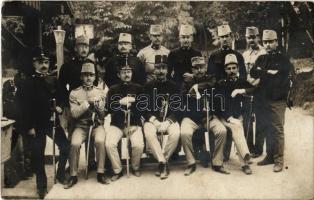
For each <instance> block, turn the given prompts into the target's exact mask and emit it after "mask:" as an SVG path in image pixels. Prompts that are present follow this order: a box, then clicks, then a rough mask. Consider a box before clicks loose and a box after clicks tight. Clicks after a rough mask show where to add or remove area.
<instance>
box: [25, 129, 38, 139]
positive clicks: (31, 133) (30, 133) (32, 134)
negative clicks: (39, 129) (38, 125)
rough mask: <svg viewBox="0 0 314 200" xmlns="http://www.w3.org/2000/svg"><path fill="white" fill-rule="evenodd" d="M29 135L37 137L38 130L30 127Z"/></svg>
mask: <svg viewBox="0 0 314 200" xmlns="http://www.w3.org/2000/svg"><path fill="white" fill-rule="evenodd" d="M27 133H28V135H30V136H32V137H35V136H36V132H35V129H34V128H32V129H29V131H28V132H27Z"/></svg>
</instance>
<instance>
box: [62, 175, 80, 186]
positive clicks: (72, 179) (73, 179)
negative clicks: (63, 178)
mask: <svg viewBox="0 0 314 200" xmlns="http://www.w3.org/2000/svg"><path fill="white" fill-rule="evenodd" d="M76 183H77V176H71V177H70V178H69V180H68V183H67V184H66V185H65V186H64V189H69V188H71V187H73V186H74V185H75V184H76Z"/></svg>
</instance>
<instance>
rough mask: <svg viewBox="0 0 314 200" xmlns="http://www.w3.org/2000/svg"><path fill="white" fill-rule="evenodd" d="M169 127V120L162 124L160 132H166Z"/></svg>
mask: <svg viewBox="0 0 314 200" xmlns="http://www.w3.org/2000/svg"><path fill="white" fill-rule="evenodd" d="M169 126H170V122H169V121H168V120H166V121H164V122H162V123H161V124H160V127H159V129H158V132H160V133H164V132H166V131H167V129H168V127H169Z"/></svg>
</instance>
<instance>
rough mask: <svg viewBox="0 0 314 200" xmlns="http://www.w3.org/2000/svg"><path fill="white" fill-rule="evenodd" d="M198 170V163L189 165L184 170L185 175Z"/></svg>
mask: <svg viewBox="0 0 314 200" xmlns="http://www.w3.org/2000/svg"><path fill="white" fill-rule="evenodd" d="M195 170H196V164H195V163H194V164H192V165H189V166H188V167H187V168H186V169H185V170H184V175H185V176H189V175H191V174H192V173H193V172H195Z"/></svg>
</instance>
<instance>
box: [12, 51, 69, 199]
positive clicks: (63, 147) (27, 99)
mask: <svg viewBox="0 0 314 200" xmlns="http://www.w3.org/2000/svg"><path fill="white" fill-rule="evenodd" d="M49 64H50V62H49V58H48V57H47V56H46V55H45V54H44V52H43V50H42V49H40V48H36V49H35V51H34V53H33V67H34V71H35V72H34V74H33V75H32V76H31V77H30V78H28V79H26V80H25V81H24V82H23V85H21V88H20V89H19V90H18V91H17V92H18V93H17V96H18V98H19V99H23V104H21V106H22V108H21V109H22V113H23V121H24V124H25V128H26V130H27V133H28V134H29V135H31V137H32V139H31V144H32V145H31V155H32V165H33V168H34V171H35V174H36V185H37V192H38V195H39V197H40V198H44V196H45V195H46V193H47V176H46V172H45V147H46V135H48V136H49V137H50V138H52V130H53V123H52V121H51V118H52V115H53V112H57V113H58V114H61V113H62V109H61V107H60V101H59V98H58V97H59V95H57V92H59V90H58V88H57V86H58V84H57V79H56V77H54V76H51V75H49ZM54 99H56V100H57V102H56V103H57V106H56V107H54V103H53V102H54ZM54 120H56V119H54ZM56 122H57V127H56V133H55V143H56V144H57V146H58V147H59V150H60V158H59V164H58V169H57V176H56V178H57V180H58V181H60V182H61V183H63V181H64V177H65V165H66V162H67V159H68V153H69V147H70V144H69V141H68V140H67V137H66V135H65V133H64V131H63V129H62V128H61V127H60V126H59V121H58V120H57V121H56Z"/></svg>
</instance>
